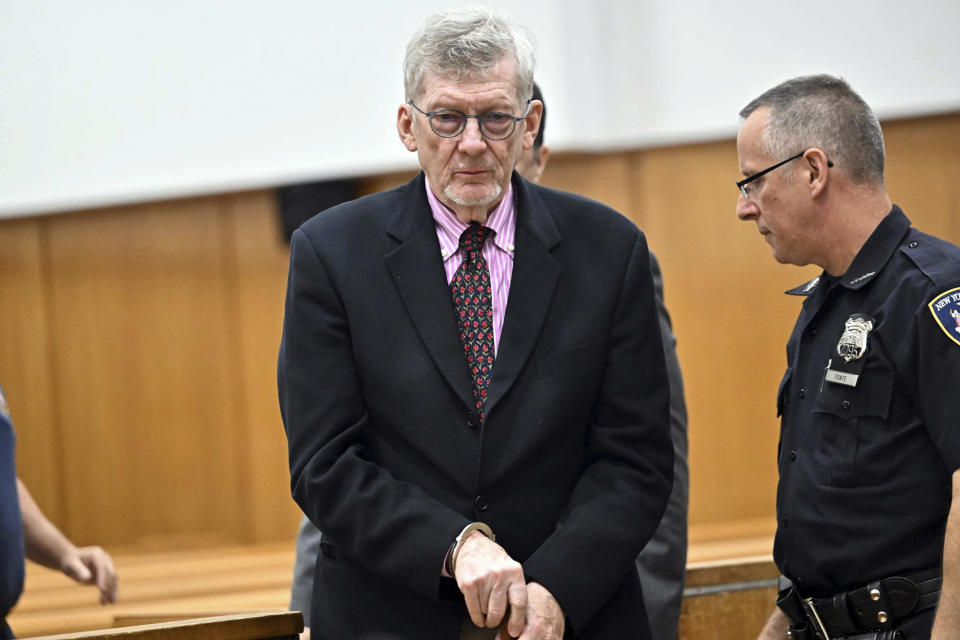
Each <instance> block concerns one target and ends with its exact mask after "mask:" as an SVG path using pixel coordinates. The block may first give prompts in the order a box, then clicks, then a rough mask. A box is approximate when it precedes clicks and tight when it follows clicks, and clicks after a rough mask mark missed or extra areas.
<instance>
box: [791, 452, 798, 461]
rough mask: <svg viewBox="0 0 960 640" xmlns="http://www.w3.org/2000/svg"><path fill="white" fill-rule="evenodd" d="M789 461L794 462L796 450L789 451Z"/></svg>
mask: <svg viewBox="0 0 960 640" xmlns="http://www.w3.org/2000/svg"><path fill="white" fill-rule="evenodd" d="M790 459H791V460H796V459H797V452H796V450H791V451H790Z"/></svg>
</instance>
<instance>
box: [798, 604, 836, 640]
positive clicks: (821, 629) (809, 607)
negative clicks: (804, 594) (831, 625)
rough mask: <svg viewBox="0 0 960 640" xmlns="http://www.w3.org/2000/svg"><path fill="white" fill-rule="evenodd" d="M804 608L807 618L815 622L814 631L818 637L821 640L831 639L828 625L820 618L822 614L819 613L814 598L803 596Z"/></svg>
mask: <svg viewBox="0 0 960 640" xmlns="http://www.w3.org/2000/svg"><path fill="white" fill-rule="evenodd" d="M802 602H803V608H804V609H805V610H806V612H807V618H809V619H810V621H811V622H815V623H816V625H815V626H814V629H813V631H814V633H816V634H817V637H818V638H820V639H821V640H830V636H829V635H828V634H827V627H826V626H825V625H824V624H823V620H821V619H820V614H819V613H817V608H816V607H815V606H814V604H813V598H803V599H802Z"/></svg>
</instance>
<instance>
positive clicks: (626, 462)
mask: <svg viewBox="0 0 960 640" xmlns="http://www.w3.org/2000/svg"><path fill="white" fill-rule="evenodd" d="M585 302H586V301H585ZM668 404H669V391H668V386H667V373H666V368H665V364H664V354H663V343H662V341H661V337H660V329H659V326H658V319H657V308H656V305H655V303H654V293H653V282H652V279H651V274H650V257H649V252H648V250H647V246H646V241H645V240H644V238H643V235H642V234H639V233H638V237H637V240H636V243H635V245H634V248H633V252H632V255H631V256H630V259H629V263H628V264H627V266H626V271H625V273H624V276H623V281H622V284H621V288H620V292H619V302H618V303H617V307H616V311H615V313H614V317H613V318H612V322H611V326H610V331H609V341H608V352H607V357H606V364H605V367H604V373H603V381H602V384H601V387H600V390H599V392H598V395H597V398H596V401H595V403H594V408H593V411H592V421H591V424H590V428H589V434H588V438H589V441H588V443H587V460H586V466H585V470H584V472H583V474H582V475H581V476H580V479H579V481H578V482H577V483H576V486H575V488H574V491H573V494H572V496H571V498H570V501H569V502H568V504H567V508H566V510H565V512H564V515H563V517H562V518H561V520H560V522H559V523H558V525H557V528H556V530H555V531H554V533H553V534H552V535H551V536H550V537H548V538H547V539H546V540H545V541H544V543H543V544H542V545H541V546H540V547H539V548H538V549H537V551H536V552H534V553H533V555H531V556H530V557H529V558H528V559H527V560H526V562H525V563H524V570H525V571H526V573H527V575H528V577H529V578H530V579H532V580H534V581H537V582H539V583H541V584H543V585H544V586H545V587H546V588H547V589H548V590H549V591H550V592H551V593H552V594H553V595H554V597H555V598H557V600H558V601H559V602H560V604H561V606H563V608H564V611H565V613H566V616H567V618H568V619H569V621H570V624H571V626H572V630H573V632H574V634H579V633H580V632H581V631H582V630H583V628H584V627H585V626H586V624H587V623H588V622H589V620H590V618H591V617H592V616H593V614H594V613H595V612H596V611H597V610H598V609H599V607H600V606H601V605H603V604H604V603H605V602H606V601H607V600H608V599H609V598H610V596H611V594H612V593H613V592H614V591H615V589H616V588H617V587H618V585H619V584H620V583H621V582H622V581H623V580H624V578H625V576H626V574H627V572H628V571H630V570H633V567H634V565H633V563H634V559H635V557H636V555H637V553H638V552H639V551H640V549H641V548H642V547H643V546H644V544H645V543H646V542H647V541H648V540H649V539H650V537H651V536H652V535H653V532H654V530H655V529H656V527H657V524H658V523H659V521H660V518H661V516H662V514H663V511H664V508H665V506H666V503H667V498H668V496H669V494H670V489H671V478H672V474H673V446H672V443H671V439H670V430H669V419H668V415H669V407H668Z"/></svg>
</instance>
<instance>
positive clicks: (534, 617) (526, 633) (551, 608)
mask: <svg viewBox="0 0 960 640" xmlns="http://www.w3.org/2000/svg"><path fill="white" fill-rule="evenodd" d="M527 599H528V601H529V604H528V605H527V624H526V626H525V627H524V628H523V634H522V635H521V636H520V638H519V640H561V639H562V638H563V631H564V626H565V624H566V623H565V621H564V615H563V609H562V608H561V607H560V603H559V602H557V599H556V598H554V597H553V594H552V593H550V592H549V591H547V588H546V587H544V586H543V585H542V584H540V583H538V582H531V583H530V584H528V585H527Z"/></svg>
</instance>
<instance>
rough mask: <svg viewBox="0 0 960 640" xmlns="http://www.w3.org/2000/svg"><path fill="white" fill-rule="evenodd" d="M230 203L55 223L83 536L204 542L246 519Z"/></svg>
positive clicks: (157, 207)
mask: <svg viewBox="0 0 960 640" xmlns="http://www.w3.org/2000/svg"><path fill="white" fill-rule="evenodd" d="M220 223H221V219H220V217H219V207H218V202H217V200H216V199H214V198H205V199H196V200H182V201H175V202H165V203H156V204H145V205H140V206H136V207H128V208H121V209H111V210H102V211H91V212H85V213H78V214H71V215H63V216H58V217H56V218H52V219H51V220H50V261H51V279H52V294H53V303H52V305H51V308H52V310H53V322H52V325H53V343H54V349H55V351H56V353H57V368H56V371H55V377H56V379H57V388H58V391H59V397H60V402H59V403H58V404H59V421H60V424H61V425H62V427H63V434H62V435H63V460H62V467H63V470H64V473H65V474H66V476H67V484H66V507H67V509H66V511H67V518H66V522H67V525H68V526H67V527H65V528H66V530H67V532H68V534H69V535H71V536H73V537H74V538H75V539H76V541H77V542H80V543H89V542H94V541H96V542H99V543H101V544H130V543H135V542H140V543H148V542H153V543H158V542H159V543H160V544H182V543H188V544H193V545H196V544H198V543H202V542H214V541H220V540H223V539H229V538H230V537H231V536H234V535H236V532H237V531H238V528H239V526H240V523H241V520H240V517H239V516H240V513H241V506H240V505H241V504H242V501H243V500H245V496H243V495H242V494H241V491H240V486H239V477H240V476H241V475H242V468H241V467H240V461H241V460H242V459H243V455H242V454H243V449H244V446H245V442H244V436H245V434H244V432H243V430H242V429H238V426H237V425H238V416H239V407H240V406H241V389H240V388H239V384H238V381H239V376H235V375H234V371H235V369H236V368H237V366H238V365H237V363H238V362H239V360H238V359H237V358H236V357H234V355H233V353H232V349H234V345H232V344H230V341H229V339H230V337H231V336H232V335H234V332H233V331H231V329H230V327H229V324H230V323H231V322H232V321H233V320H234V319H233V318H231V316H230V310H231V309H230V306H229V305H228V303H227V300H226V297H227V295H228V286H227V285H228V281H227V274H226V272H225V264H224V263H225V256H224V253H225V246H224V238H223V237H222V233H223V232H222V230H221V228H220Z"/></svg>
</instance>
